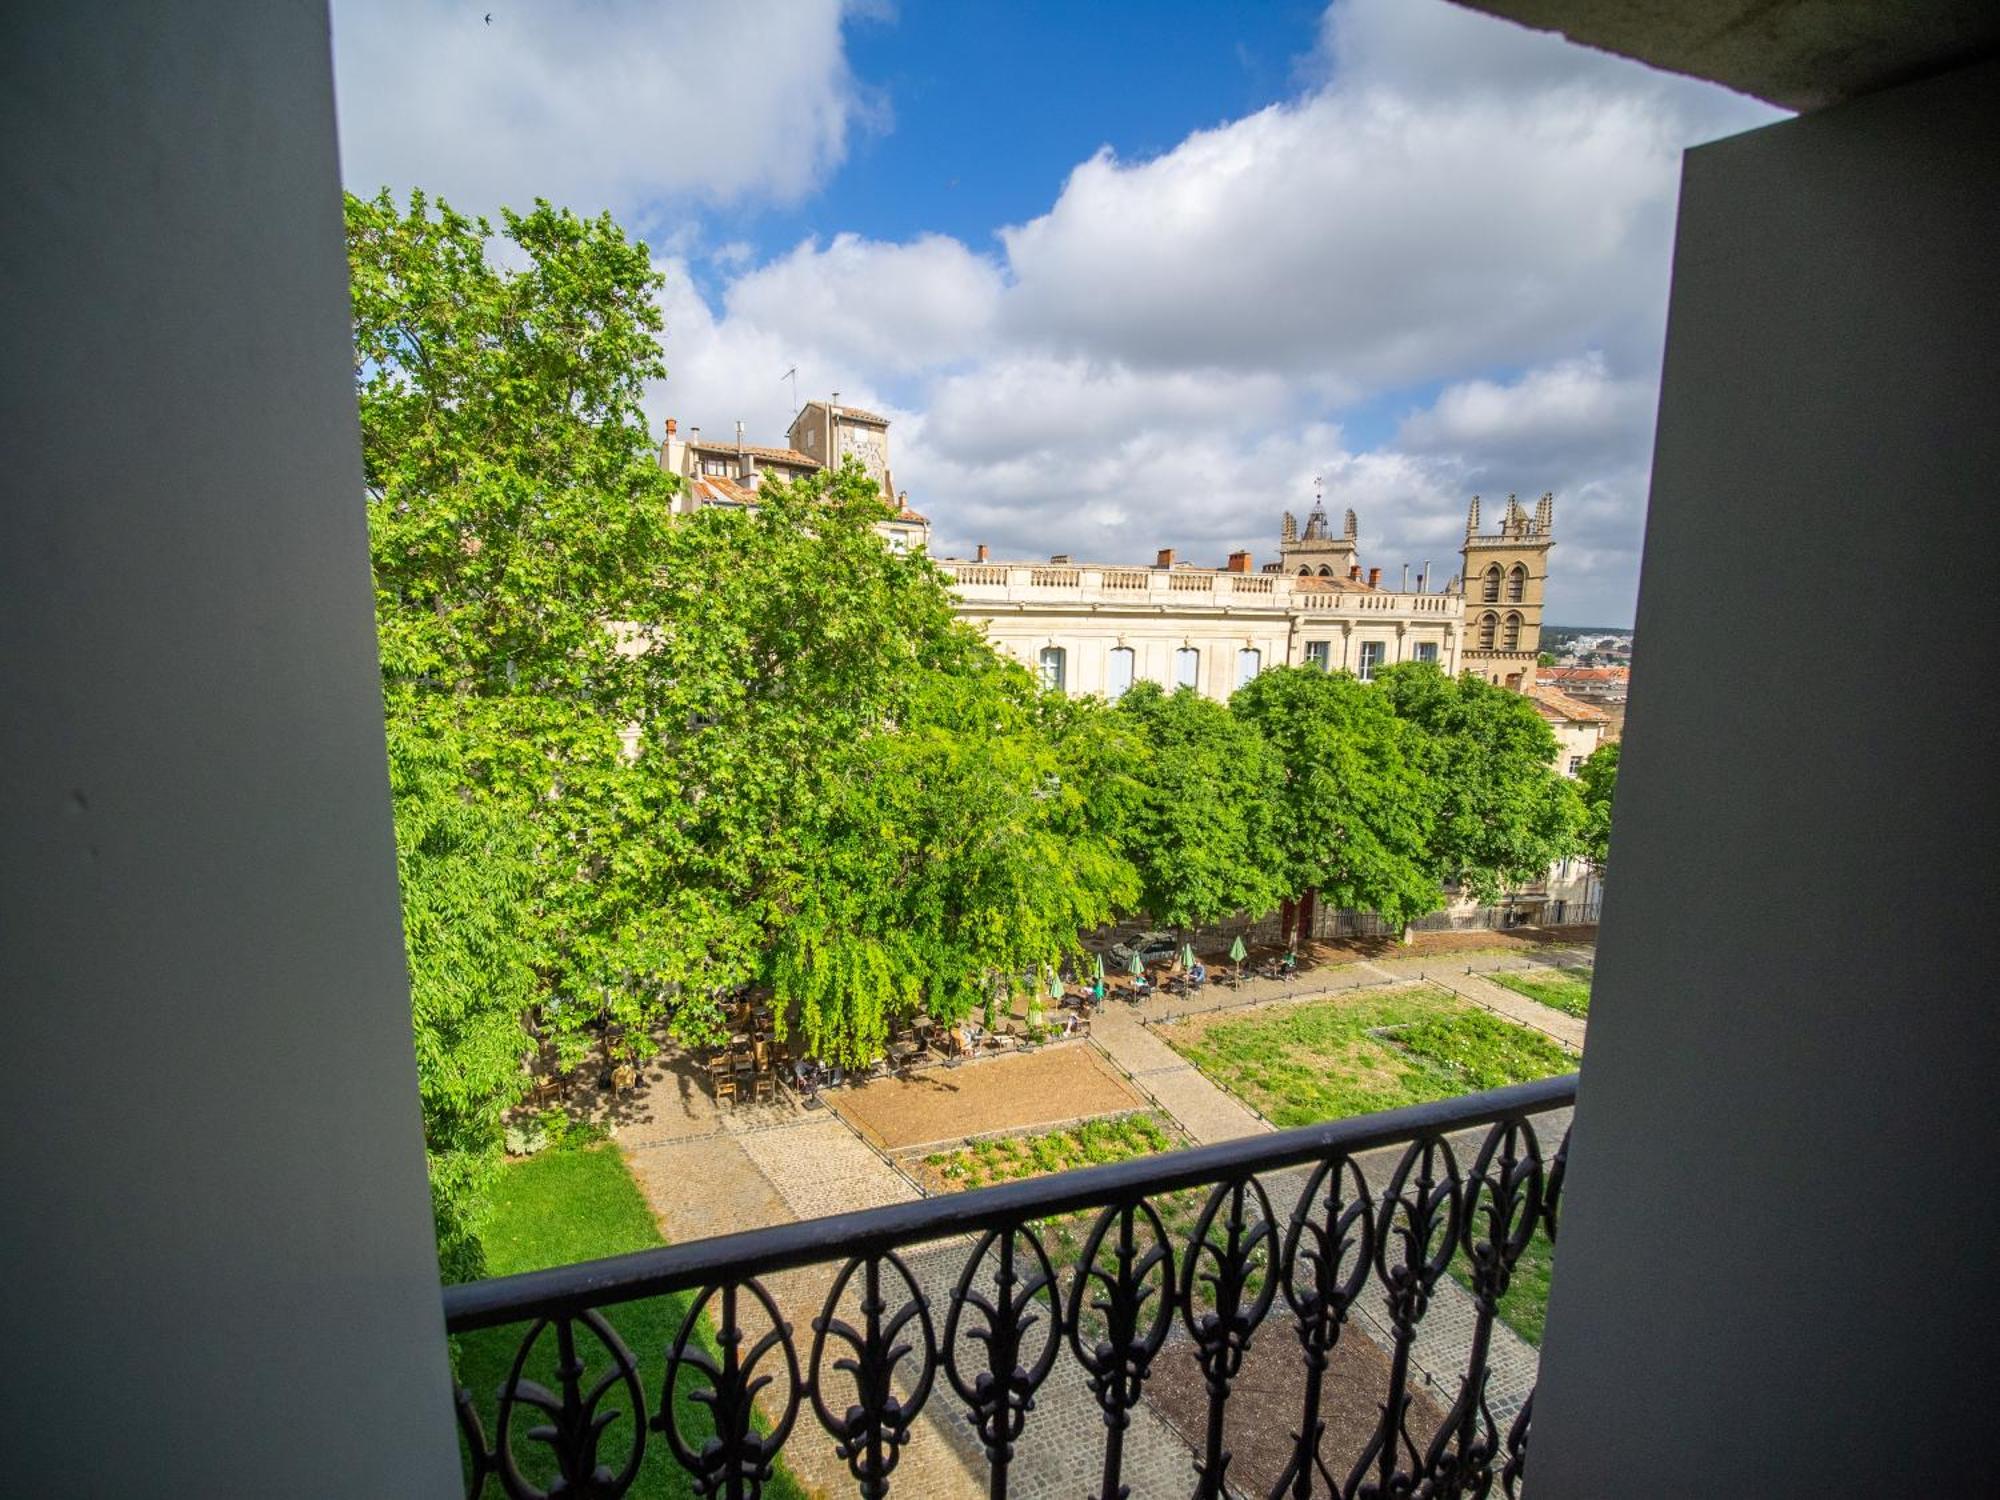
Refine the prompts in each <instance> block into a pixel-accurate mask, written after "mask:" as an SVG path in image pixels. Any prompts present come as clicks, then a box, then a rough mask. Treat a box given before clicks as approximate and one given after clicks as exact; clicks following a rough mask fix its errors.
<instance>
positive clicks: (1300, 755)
mask: <svg viewBox="0 0 2000 1500" xmlns="http://www.w3.org/2000/svg"><path fill="white" fill-rule="evenodd" d="M1229 706H1230V709H1231V711H1232V712H1234V713H1236V714H1238V715H1240V716H1241V717H1242V718H1243V719H1244V720H1245V721H1246V722H1247V723H1249V724H1250V725H1251V726H1252V727H1253V728H1255V729H1256V730H1257V732H1258V733H1259V734H1261V735H1262V736H1263V738H1264V741H1265V743H1266V744H1268V745H1269V746H1270V747H1271V750H1272V752H1273V753H1274V754H1275V756H1276V758H1277V763H1278V766H1279V774H1278V777H1277V780H1276V782H1275V784H1274V786H1273V789H1272V832H1273V839H1272V858H1271V863H1270V866H1269V869H1270V873H1271V875H1272V877H1273V878H1274V879H1275V881H1276V883H1277V885H1278V888H1279V889H1281V890H1284V891H1286V892H1288V893H1290V894H1293V895H1299V896H1305V897H1307V898H1309V900H1312V899H1320V900H1326V901H1330V902H1331V903H1332V904H1333V905H1335V906H1338V907H1347V908H1353V909H1356V910H1360V911H1373V912H1379V913H1381V914H1382V915H1383V916H1385V917H1387V918H1389V919H1390V920H1391V921H1395V922H1408V921H1409V920H1410V919H1411V918H1413V917H1417V916H1421V915H1422V914H1423V913H1425V912H1429V911H1436V910H1437V909H1438V908H1439V907H1440V906H1442V905H1443V904H1444V901H1443V895H1442V893H1441V891H1440V890H1439V887H1438V882H1437V879H1436V877H1435V875H1434V874H1433V873H1432V852H1431V838H1432V832H1433V827H1432V825H1433V822H1434V818H1435V811H1434V799H1433V798H1432V797H1431V796H1430V795H1428V793H1427V791H1426V789H1425V787H1424V785H1423V779H1422V776H1421V774H1420V773H1419V771H1418V770H1417V768H1416V767H1415V766H1414V765H1413V764H1412V763H1411V756H1410V753H1409V745H1410V741H1411V738H1412V735H1413V733H1414V731H1412V730H1411V729H1410V728H1409V727H1408V726H1406V725H1405V724H1404V723H1403V721H1402V720H1400V719H1398V718H1397V717H1396V715H1395V713H1394V711H1393V707H1392V704H1391V702H1390V699H1389V697H1388V695H1387V694H1386V693H1382V692H1379V691H1377V690H1376V689H1375V688H1374V686H1373V685H1372V684H1368V683H1362V682H1357V681H1356V680H1355V679H1354V678H1353V677H1351V676H1349V675H1348V674H1346V673H1345V672H1331V673H1329V672H1323V671H1321V670H1320V669H1319V668H1317V667H1310V666H1306V667H1274V668H1272V669H1271V670H1270V671H1267V672H1262V673H1259V674H1258V675H1257V676H1256V677H1255V678H1253V679H1252V680H1251V681H1250V682H1248V683H1246V684H1245V685H1244V686H1243V687H1240V688H1238V689H1237V690H1236V694H1235V696H1234V697H1232V698H1231V699H1230V700H1229Z"/></svg>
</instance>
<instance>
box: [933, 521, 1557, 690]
mask: <svg viewBox="0 0 2000 1500" xmlns="http://www.w3.org/2000/svg"><path fill="white" fill-rule="evenodd" d="M1554 503H1555V502H1554V500H1553V498H1552V497H1550V496H1547V495H1544V496H1543V497H1542V499H1541V501H1540V503H1539V504H1538V505H1537V506H1536V509H1535V513H1534V515H1533V516H1532V517H1531V516H1530V515H1529V514H1528V513H1527V512H1526V511H1525V510H1523V509H1522V507H1521V506H1520V504H1519V502H1517V501H1516V500H1515V499H1514V498H1513V497H1512V496H1509V497H1508V500H1507V508H1506V510H1505V512H1504V513H1503V515H1502V518H1501V523H1500V527H1499V529H1498V530H1497V531H1496V532H1494V533H1492V534H1486V533H1483V532H1481V531H1480V529H1479V501H1478V499H1477V498H1475V499H1474V500H1473V502H1472V507H1471V511H1470V513H1469V515H1468V517H1467V523H1466V536H1465V546H1464V551H1463V558H1464V566H1465V572H1464V573H1463V574H1462V575H1461V576H1460V577H1455V578H1453V579H1451V580H1450V582H1449V583H1447V584H1446V585H1444V586H1443V587H1442V588H1438V589H1433V588H1432V587H1431V585H1430V579H1429V577H1428V571H1427V570H1426V572H1425V573H1424V574H1422V575H1420V576H1419V578H1418V582H1417V586H1416V587H1415V588H1409V587H1400V588H1391V587H1385V586H1384V585H1383V582H1382V570H1381V569H1380V568H1370V569H1368V570H1367V572H1366V574H1365V576H1364V573H1363V570H1362V567H1361V565H1360V563H1359V562H1358V561H1357V558H1358V556H1359V543H1358V540H1357V530H1358V527H1357V525H1356V520H1355V515H1354V512H1353V511H1351V510H1350V511H1348V512H1347V513H1346V516H1345V523H1344V525H1343V528H1342V531H1341V533H1340V534H1339V535H1337V536H1336V535H1335V534H1334V533H1333V531H1332V529H1331V527H1330V525H1329V523H1328V520H1327V515H1326V511H1325V508H1324V507H1323V506H1318V505H1316V506H1315V507H1314V508H1313V511H1312V513H1311V514H1310V515H1309V516H1308V517H1307V519H1306V524H1305V528H1304V530H1303V531H1301V530H1300V528H1299V526H1298V523H1297V521H1296V519H1295V518H1294V517H1293V516H1292V515H1291V514H1290V513H1287V514H1286V515H1285V516H1284V518H1283V522H1282V528H1281V531H1280V538H1279V546H1278V561H1276V562H1275V563H1267V564H1265V566H1264V568H1263V569H1262V571H1257V570H1255V569H1254V568H1253V566H1252V561H1251V555H1250V554H1249V553H1248V552H1236V553H1232V554H1231V555H1230V557H1229V560H1228V562H1227V563H1226V564H1225V565H1224V566H1222V567H1219V568H1216V567H1198V566H1193V565H1190V564H1187V563H1183V562H1181V561H1179V560H1178V559H1177V557H1176V556H1175V554H1174V552H1173V550H1172V549H1170V548H1169V549H1163V550H1162V551H1161V552H1160V553H1159V555H1158V557H1157V558H1156V559H1155V560H1154V563H1153V565H1152V566H1151V567H1143V566H1129V565H1124V564H1114V563H1080V562H1077V561H1076V560H1074V559H1073V558H1071V557H1068V556H1066V555H1062V554H1058V555H1056V556H1054V557H1051V558H1048V559H1039V558H1038V559H1032V560H1026V561H1014V560H997V559H994V558H991V557H989V556H988V555H987V552H986V549H985V548H984V547H981V548H980V549H979V555H978V556H976V557H974V558H971V559H963V558H947V559H943V560H942V561H941V562H940V564H939V565H940V566H941V567H942V568H943V569H944V570H945V572H946V573H947V574H948V575H949V576H950V578H951V579H952V582H953V585H954V587H955V588H956V591H957V593H958V598H959V610H958V612H959V615H960V617H961V618H964V619H967V620H971V621H973V622H975V623H977V624H979V625H980V626H982V627H983V628H984V629H985V631H986V634H987V638H988V639H990V640H991V641H992V642H993V643H994V644H995V645H996V646H998V647H1000V648H1001V649H1002V650H1004V651H1007V652H1008V653H1010V654H1011V655H1013V656H1015V657H1017V658H1019V659H1020V660H1021V661H1023V662H1025V663H1026V664H1027V665H1028V666H1029V667H1031V668H1033V669H1034V670H1035V671H1037V672H1038V673H1039V674H1040V675H1041V677H1042V680H1043V681H1044V682H1045V683H1047V684H1048V685H1049V686H1051V687H1060V688H1062V689H1063V690H1064V691H1066V692H1070V693H1079V694H1081V693H1097V694H1101V695H1103V696H1105V697H1112V698H1115V697H1117V696H1118V695H1119V694H1120V693H1122V692H1123V691H1124V690H1125V689H1126V688H1128V687H1130V686H1131V685H1132V684H1133V683H1134V682H1137V681H1142V680H1151V681H1153V682H1157V683H1160V684H1161V685H1162V686H1164V687H1167V688H1174V687H1180V686H1189V687H1194V688H1197V689H1199V690H1200V691H1201V692H1203V693H1205V694H1207V695H1208V696H1209V697H1212V698H1217V699H1226V698H1227V697H1228V696H1229V695H1230V694H1231V693H1233V692H1234V691H1235V690H1236V689H1237V688H1238V687H1240V686H1242V685H1243V683H1245V682H1247V681H1248V680H1249V679H1250V678H1251V677H1253V676H1255V675H1256V674H1257V673H1258V672H1260V671H1262V670H1263V669H1264V668H1266V667H1272V666H1303V665H1314V666H1319V667H1321V668H1323V669H1324V670H1327V671H1347V672H1352V673H1354V675H1355V676H1357V677H1360V678H1362V679H1363V680H1366V679H1368V678H1369V677H1371V676H1372V675H1373V674H1374V672H1375V669H1376V668H1378V667H1384V666H1389V665H1392V664H1394V663H1396V662H1403V661H1431V662H1435V663H1436V664H1437V665H1438V666H1439V667H1440V668H1441V669H1443V670H1444V671H1445V672H1447V673H1449V674H1452V675H1456V674H1457V673H1459V672H1461V671H1471V672H1477V673H1478V674H1479V675H1480V676H1482V677H1485V678H1487V679H1488V680H1489V681H1491V682H1494V683H1497V684H1500V685H1502V686H1505V687H1510V688H1513V689H1515V690H1516V691H1525V690H1526V689H1528V688H1530V687H1532V686H1533V685H1534V682H1535V656H1536V653H1537V652H1538V651H1539V650H1540V648H1541V627H1542V600H1543V592H1544V589H1545V587H1546V585H1547V582H1548V552H1549V548H1550V547H1551V546H1552V545H1553V544H1554ZM1405 577H1406V578H1407V572H1406V574H1405ZM1468 579H1469V580H1471V582H1470V584H1469V585H1468V583H1467V582H1466V580H1468ZM1489 593H1490V594H1491V597H1490V598H1489V597H1488V594H1489Z"/></svg>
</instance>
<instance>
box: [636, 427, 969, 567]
mask: <svg viewBox="0 0 2000 1500" xmlns="http://www.w3.org/2000/svg"><path fill="white" fill-rule="evenodd" d="M785 441H786V443H787V446H786V447H783V448H772V447H764V446H760V445H757V444H753V443H747V442H745V441H744V439H743V424H742V423H741V422H738V423H737V424H736V436H735V439H734V440H733V441H728V442H710V441H704V440H703V438H702V433H701V429H700V428H699V427H694V428H690V429H689V430H688V432H687V435H686V436H685V437H683V436H682V435H681V432H680V425H679V423H678V422H677V421H676V420H675V419H674V418H672V417H669V418H667V435H666V439H665V441H663V442H662V443H661V444H660V467H661V468H663V469H665V470H667V471H668V472H669V473H671V474H678V475H680V477H681V480H682V486H681V493H680V497H679V499H677V500H676V501H675V509H676V510H677V511H679V512H681V513H683V514H692V513H693V512H695V511H697V510H703V509H706V508H708V507H711V506H736V507H740V508H742V509H745V510H754V509H756V506H757V488H758V486H759V485H761V484H762V483H763V482H764V479H765V477H766V476H775V477H776V478H778V479H781V480H786V481H790V480H794V479H798V478H800V477H801V476H803V475H806V474H810V473H812V472H814V471H815V470H817V469H822V468H825V467H827V466H828V464H829V462H831V463H832V464H836V465H837V464H841V463H844V462H846V461H847V460H848V459H850V458H851V459H854V460H855V461H856V462H858V463H859V464H860V465H861V467H862V469H863V471H864V472H866V474H867V475H868V477H869V478H870V479H872V480H874V481H875V484H876V486H877V488H879V489H880V490H881V491H882V493H883V494H884V495H886V496H890V497H893V499H894V500H895V502H896V514H895V515H894V516H892V517H890V518H889V519H888V520H886V521H883V522H882V523H881V524H880V525H878V526H877V527H876V528H875V529H876V530H877V531H879V532H880V533H881V534H882V536H883V538H884V539H885V540H886V541H887V542H888V543H889V545H890V546H891V547H894V548H895V549H896V550H897V551H899V552H907V551H911V550H913V549H915V548H918V547H927V546H929V545H930V539H931V523H930V521H929V520H928V519H926V518H925V517H924V516H922V515H919V514H918V513H917V512H916V511H914V510H911V509H910V504H909V496H908V495H906V494H904V493H903V492H902V491H900V490H898V489H897V488H896V484H895V476H894V475H893V474H892V473H891V472H890V469H889V421H888V418H886V417H878V416H877V415H875V413H873V412H868V411H862V410H861V409H860V408H858V407H853V406H842V405H840V404H839V397H838V396H836V397H835V398H834V399H833V400H832V401H808V402H807V403H806V404H805V405H804V406H803V407H801V408H800V410H799V414H798V415H797V416H796V417H794V418H793V419H792V425H791V428H790V430H789V431H787V432H786V434H785Z"/></svg>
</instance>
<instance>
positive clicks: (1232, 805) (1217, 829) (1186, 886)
mask: <svg viewBox="0 0 2000 1500" xmlns="http://www.w3.org/2000/svg"><path fill="white" fill-rule="evenodd" d="M1112 713H1113V716H1114V717H1115V718H1116V719H1118V720H1120V721H1123V722H1124V723H1125V724H1126V725H1128V726H1129V728H1130V737H1131V740H1132V742H1133V743H1134V745H1135V746H1136V749H1137V753H1136V755H1135V758H1134V761H1133V775H1134V778H1135V779H1136V781H1137V782H1138V785H1139V789H1140V795H1139V796H1138V798H1137V799H1136V801H1135V803H1134V805H1133V806H1132V807H1131V809H1130V814H1129V817H1128V818H1127V820H1126V828H1127V844H1126V847H1127V851H1128V853H1129V855H1130V857H1131V860H1132V863H1133V865H1134V866H1135V867H1136V869H1137V871H1138V875H1139V887H1140V895H1139V907H1140V909H1141V910H1142V911H1144V912H1145V914H1146V915H1147V916H1148V917H1150V918H1152V919H1153V920H1154V921H1155V922H1160V923H1164V924H1166V925H1167V926H1171V927H1203V926H1207V925H1209V924H1211V923H1215V922H1220V921H1222V920H1224V919H1226V918H1228V917H1230V916H1233V915H1234V914H1236V913H1237V912H1241V911H1250V912H1266V911H1269V910H1270V909H1271V908H1272V907H1273V906H1275V905H1277V903H1278V901H1279V900H1280V899H1281V898H1282V897H1285V896H1288V895H1291V894H1292V893H1293V891H1292V888H1291V887H1289V886H1284V887H1282V888H1281V882H1280V881H1279V880H1278V879H1277V878H1276V876H1275V874H1274V871H1273V860H1272V835H1273V828H1272V823H1273V816H1274V806H1275V804H1274V802H1273V796H1272V794H1273V791H1274V789H1275V788H1276V786H1277V784H1278V781H1279V778H1280V774H1281V772H1280V767H1279V765H1278V762H1277V759H1276V758H1275V757H1274V756H1273V755H1272V753H1271V750H1270V747H1269V746H1267V745H1266V744H1265V743H1264V740H1263V737H1262V736H1261V735H1259V734H1258V733H1257V731H1256V730H1255V729H1254V728H1253V727H1252V726H1251V725H1250V723H1249V722H1248V721H1247V720H1246V719H1245V718H1243V717H1240V716H1238V715H1236V714H1233V713H1231V712H1230V711H1229V709H1228V708H1227V707H1226V706H1224V705H1223V704H1220V703H1217V702H1215V701H1214V700H1213V699H1210V698H1204V697H1202V696H1201V695H1200V694H1198V693H1196V692H1195V691H1194V690H1193V689H1192V688H1181V689H1178V690H1177V691H1175V692H1172V693H1168V692H1166V691H1165V690H1164V689H1162V688H1161V687H1160V685H1159V684H1158V683H1154V682H1141V683H1137V684H1135V685H1134V686H1133V687H1132V688H1131V689H1130V690H1129V691H1127V692H1126V693H1125V694H1124V695H1123V696H1122V697H1121V698H1120V699H1119V700H1118V704H1117V706H1116V708H1115V709H1114V710H1113V711H1112Z"/></svg>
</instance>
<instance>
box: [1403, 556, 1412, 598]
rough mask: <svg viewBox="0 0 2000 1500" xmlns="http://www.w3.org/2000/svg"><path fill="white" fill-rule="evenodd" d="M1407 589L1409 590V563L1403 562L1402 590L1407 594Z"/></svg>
mask: <svg viewBox="0 0 2000 1500" xmlns="http://www.w3.org/2000/svg"><path fill="white" fill-rule="evenodd" d="M1409 591H1410V565H1409V564H1408V563H1404V564H1403V592H1404V593H1406V594H1407V593H1409Z"/></svg>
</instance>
